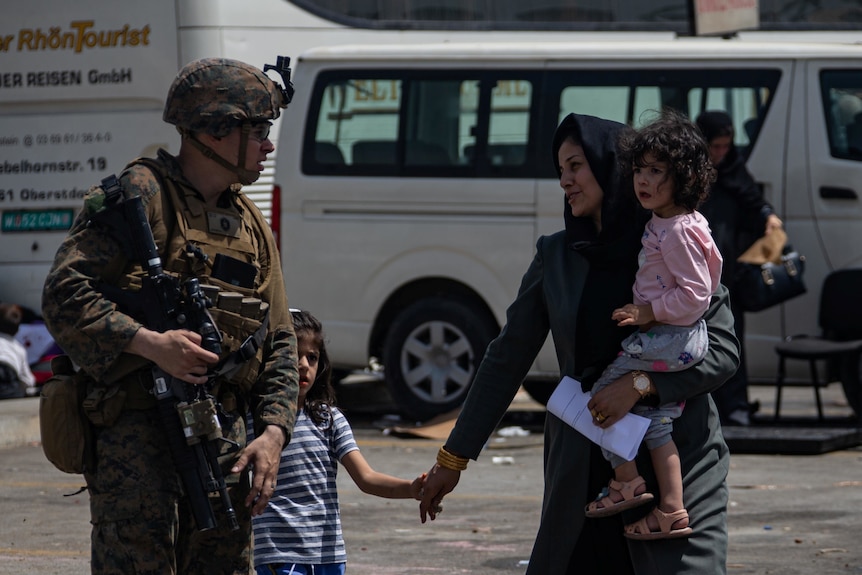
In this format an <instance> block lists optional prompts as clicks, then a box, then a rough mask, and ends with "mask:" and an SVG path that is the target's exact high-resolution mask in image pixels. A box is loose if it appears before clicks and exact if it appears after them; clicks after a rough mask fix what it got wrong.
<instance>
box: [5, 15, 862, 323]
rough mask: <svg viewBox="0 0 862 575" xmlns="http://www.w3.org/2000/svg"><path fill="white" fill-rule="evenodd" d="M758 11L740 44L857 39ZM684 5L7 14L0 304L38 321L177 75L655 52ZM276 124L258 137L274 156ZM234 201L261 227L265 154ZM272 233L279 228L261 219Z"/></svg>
mask: <svg viewBox="0 0 862 575" xmlns="http://www.w3.org/2000/svg"><path fill="white" fill-rule="evenodd" d="M815 4H816V5H814V4H812V5H811V6H809V5H808V3H799V2H795V1H794V0H776V1H774V2H770V3H762V8H761V11H760V12H761V13H760V22H761V26H760V28H761V30H760V31H750V32H740V37H743V38H746V37H749V36H752V35H753V36H755V37H761V36H762V37H765V38H774V37H788V35H792V37H793V38H796V39H798V40H805V41H808V40H811V39H817V38H823V37H826V36H828V37H830V38H841V39H844V40H853V39H856V40H858V39H862V35H860V29H862V25H860V24H859V20H860V19H859V18H858V17H857V15H856V11H858V8H855V7H853V6H843V5H842V6H832V5H831V4H830V5H829V6H828V7H821V6H820V3H815ZM688 5H689V0H656V1H652V2H640V1H637V0H620V1H617V2H613V3H611V2H596V1H586V2H584V1H582V0H540V1H537V2H536V1H534V2H523V1H522V0H396V1H391V2H379V1H377V0H352V1H350V2H345V1H344V0H246V1H243V2H236V1H235V0H150V1H148V2H131V3H124V4H123V5H122V9H118V5H117V3H116V2H112V1H110V0H76V1H75V2H69V1H67V0H7V1H6V2H4V4H3V7H4V11H3V13H4V17H3V19H2V22H0V300H5V301H15V302H18V303H21V304H23V305H25V306H26V307H28V308H31V309H32V310H34V311H36V312H37V313H38V311H39V309H40V292H41V288H42V283H43V281H44V278H45V274H46V273H47V270H48V268H49V266H50V263H51V261H52V259H53V257H54V253H55V252H56V249H57V247H58V246H59V244H60V241H61V240H62V238H63V236H64V235H65V233H66V231H67V230H68V228H69V226H70V224H71V222H72V219H73V218H74V216H75V214H76V213H77V210H78V209H80V205H81V198H82V196H83V194H84V193H85V192H86V190H87V189H88V188H89V187H90V186H92V185H93V184H97V183H98V182H99V181H101V179H102V178H104V177H105V176H107V175H110V174H112V173H115V172H119V171H120V170H122V168H123V166H124V165H125V164H126V162H128V161H129V160H130V159H132V158H135V157H137V156H141V155H149V154H152V153H154V152H155V150H156V149H157V148H159V147H164V148H166V149H167V150H168V151H171V152H176V151H177V148H178V137H177V134H176V132H175V131H174V129H173V127H172V126H169V125H167V124H165V123H164V122H162V121H161V112H162V107H163V104H164V98H165V95H166V93H167V88H168V86H169V85H170V83H171V81H172V79H173V77H174V75H175V74H176V71H177V70H178V69H179V68H180V67H181V66H182V65H183V64H185V63H186V62H188V61H190V60H193V59H196V58H201V57H228V58H236V59H239V60H243V61H245V62H249V63H251V64H254V65H257V66H263V65H264V64H266V63H273V64H274V63H275V57H276V55H283V56H289V57H291V58H293V59H294V65H295V64H296V61H295V58H296V56H297V55H298V54H299V53H300V52H302V51H304V50H306V49H308V48H310V47H313V46H326V45H333V44H346V43H380V42H389V43H398V44H405V43H442V42H450V41H457V40H460V41H469V42H475V41H521V42H534V41H563V40H571V39H573V38H575V37H577V38H584V39H597V38H605V39H626V40H632V39H643V38H658V39H669V38H673V37H674V36H675V35H678V34H680V35H684V34H691V24H690V22H689V7H688ZM280 123H281V122H276V123H275V126H274V127H273V130H272V132H271V133H272V138H273V141H276V138H277V135H278V133H279V128H280ZM280 154H281V151H280V150H278V149H277V150H276V154H273V155H271V156H270V158H269V161H268V162H267V163H266V165H265V171H264V174H263V177H262V178H261V179H260V181H259V182H258V183H257V184H256V185H253V186H247V187H246V188H245V193H247V194H248V195H249V196H250V197H252V198H253V199H254V201H255V202H256V203H257V204H258V205H259V206H260V207H261V209H262V211H263V212H264V215H265V216H267V217H268V218H270V217H272V214H273V213H274V214H278V212H279V208H278V206H277V205H276V206H275V207H274V208H273V207H272V202H273V201H276V202H277V201H278V198H277V197H275V196H273V194H272V175H273V170H274V166H275V163H276V157H277V155H280ZM271 221H272V225H273V228H274V229H275V231H276V232H278V230H279V223H280V222H279V220H278V218H277V217H274V218H272V220H271Z"/></svg>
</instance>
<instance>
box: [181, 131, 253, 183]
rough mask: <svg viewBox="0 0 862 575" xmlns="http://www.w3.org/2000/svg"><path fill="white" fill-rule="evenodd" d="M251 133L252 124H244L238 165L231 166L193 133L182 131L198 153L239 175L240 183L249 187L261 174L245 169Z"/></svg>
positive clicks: (241, 132)
mask: <svg viewBox="0 0 862 575" xmlns="http://www.w3.org/2000/svg"><path fill="white" fill-rule="evenodd" d="M250 132H251V124H249V123H248V122H245V123H243V124H242V126H241V128H240V140H239V157H238V158H237V163H236V165H234V164H231V163H230V162H229V161H227V160H226V159H224V158H223V157H221V156H219V155H218V154H216V153H215V150H213V149H212V148H210V147H209V146H207V145H206V144H204V143H203V142H201V141H200V140H198V139H197V138H196V137H195V135H194V134H193V133H190V132H185V131H182V130H181V131H180V133H181V134H183V136H184V137H186V138H187V139H188V141H189V142H190V143H191V144H192V145H193V146H194V147H195V148H197V149H198V151H199V152H200V153H201V154H203V155H204V156H205V157H207V158H208V159H210V160H212V161H213V162H215V163H216V164H218V165H220V166H221V167H223V168H225V169H227V170H230V171H231V172H233V173H234V174H236V175H237V177H238V178H239V181H240V183H241V184H242V185H244V186H247V185H249V184H251V183H254V181H255V180H256V179H257V178H258V176H259V174H258V173H257V172H256V171H253V170H247V169H246V168H245V156H246V153H247V149H248V135H249V133H250Z"/></svg>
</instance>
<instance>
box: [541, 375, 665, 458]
mask: <svg viewBox="0 0 862 575" xmlns="http://www.w3.org/2000/svg"><path fill="white" fill-rule="evenodd" d="M590 397H592V396H591V395H590V394H589V393H584V392H583V391H582V390H581V383H580V382H579V381H576V380H574V379H572V378H571V377H569V376H565V377H563V379H562V380H560V384H559V385H558V386H557V389H556V390H555V391H554V393H553V394H552V395H551V399H549V400H548V411H550V412H551V413H553V414H554V415H556V416H557V417H559V418H560V419H562V420H563V421H565V422H566V423H568V424H569V425H571V426H572V427H574V428H575V429H576V430H578V431H580V432H581V433H582V434H583V435H584V436H585V437H586V438H587V439H589V440H590V441H592V442H593V443H597V444H598V445H600V446H602V447H604V448H605V449H607V450H608V451H612V452H614V453H616V454H617V455H619V456H620V457H622V458H624V459H626V460H627V461H631V460H632V459H634V457H635V455H637V452H638V448H639V447H640V444H641V441H643V438H644V434H645V433H646V430H647V427H649V419H647V418H646V417H641V416H640V415H635V414H634V413H627V414H626V415H625V416H624V417H623V418H622V419H621V420H619V421H618V422H616V423H615V424H613V425H612V426H610V427H608V428H607V429H602V428H601V427H599V426H598V425H596V424H595V423H594V422H593V416H592V414H590V410H589V409H588V408H587V402H589V401H590Z"/></svg>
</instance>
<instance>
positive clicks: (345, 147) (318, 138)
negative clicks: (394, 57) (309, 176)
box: [313, 78, 401, 169]
mask: <svg viewBox="0 0 862 575" xmlns="http://www.w3.org/2000/svg"><path fill="white" fill-rule="evenodd" d="M400 100H401V85H400V82H399V81H398V80H388V79H377V78H363V79H339V80H338V81H336V82H333V83H331V84H328V85H327V86H326V87H325V88H324V89H323V91H322V93H321V98H320V107H319V112H318V116H317V117H318V120H317V127H316V130H315V136H314V147H313V149H314V154H313V159H314V162H315V163H317V164H321V165H326V166H327V167H328V168H329V169H331V168H332V167H333V166H336V165H351V164H355V163H361V164H377V165H381V164H382V165H385V164H390V165H395V142H396V141H397V139H398V111H399V108H400Z"/></svg>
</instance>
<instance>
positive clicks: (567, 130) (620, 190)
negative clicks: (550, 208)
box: [552, 114, 648, 255]
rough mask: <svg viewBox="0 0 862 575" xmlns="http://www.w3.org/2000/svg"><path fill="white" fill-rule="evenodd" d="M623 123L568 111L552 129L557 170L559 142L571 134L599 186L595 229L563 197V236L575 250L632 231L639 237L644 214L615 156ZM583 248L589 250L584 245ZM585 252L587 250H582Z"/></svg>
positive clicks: (606, 243) (625, 128) (626, 235)
mask: <svg viewBox="0 0 862 575" xmlns="http://www.w3.org/2000/svg"><path fill="white" fill-rule="evenodd" d="M630 130H631V128H629V127H628V126H626V125H625V124H620V123H619V122H614V121H611V120H605V119H602V118H596V117H594V116H585V115H582V114H569V115H568V116H566V117H565V118H563V121H562V122H560V125H559V126H558V127H557V131H556V132H555V133H554V139H553V146H552V153H553V162H554V166H556V168H557V173H558V174H559V172H560V163H559V159H558V152H559V150H560V146H562V145H563V142H564V141H565V140H566V139H567V138H569V137H572V138H573V139H574V140H575V141H576V142H578V143H580V145H581V147H583V149H584V155H585V156H586V159H587V162H588V163H589V165H590V169H591V170H592V172H593V176H594V177H595V178H596V181H597V182H598V184H599V186H600V187H601V188H602V192H603V197H602V229H601V232H600V233H599V232H597V230H596V226H595V224H594V223H593V219H592V218H591V217H589V216H581V217H577V218H576V217H575V216H573V215H572V210H571V207H570V206H569V204H568V203H567V202H566V199H565V197H564V198H563V217H564V219H565V223H566V239H567V241H568V243H569V244H570V245H571V246H572V248H573V249H576V250H578V251H581V250H584V249H586V248H589V247H593V248H596V247H598V246H604V247H605V248H608V247H609V246H610V245H612V244H616V243H618V242H619V241H620V240H621V239H624V238H630V236H631V234H632V232H634V234H635V237H637V238H640V235H641V232H642V231H643V225H644V224H645V223H646V220H647V218H648V214H647V213H646V211H645V210H643V209H642V208H641V207H640V206H639V205H638V203H637V201H636V199H635V195H634V188H633V185H632V177H631V175H630V174H629V173H628V172H626V173H625V174H624V173H623V169H622V168H623V167H622V165H621V164H620V160H619V151H618V143H619V139H620V137H621V136H623V135H625V134H627V133H628V132H630ZM587 251H588V252H589V251H591V250H589V249H587ZM585 255H588V254H585Z"/></svg>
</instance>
